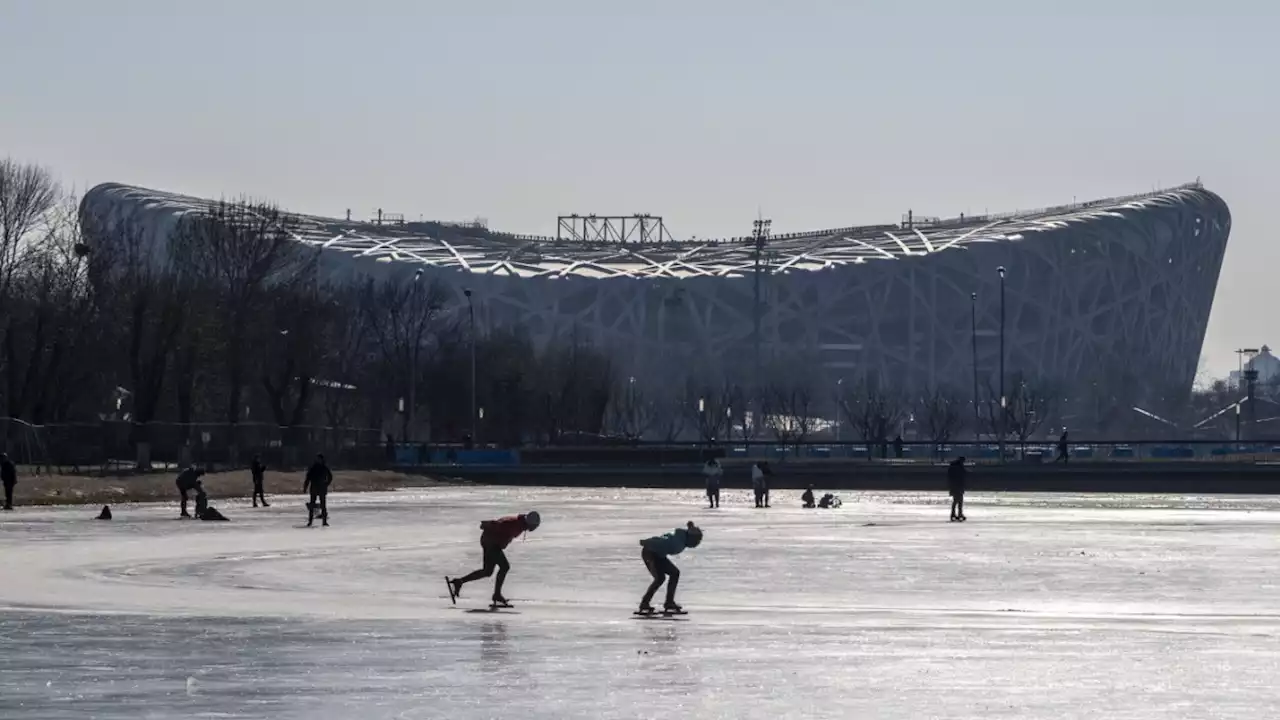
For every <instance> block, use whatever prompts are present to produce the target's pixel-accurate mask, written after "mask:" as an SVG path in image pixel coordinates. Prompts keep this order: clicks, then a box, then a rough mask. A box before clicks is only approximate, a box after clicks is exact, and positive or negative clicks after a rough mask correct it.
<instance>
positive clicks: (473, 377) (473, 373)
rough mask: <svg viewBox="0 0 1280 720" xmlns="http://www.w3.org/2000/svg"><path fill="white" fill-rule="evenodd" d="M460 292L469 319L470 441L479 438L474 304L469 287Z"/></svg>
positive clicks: (474, 441) (473, 441) (475, 440)
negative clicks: (465, 300) (477, 432)
mask: <svg viewBox="0 0 1280 720" xmlns="http://www.w3.org/2000/svg"><path fill="white" fill-rule="evenodd" d="M462 294H463V295H466V296H467V314H468V316H470V319H471V443H472V444H473V445H474V444H475V443H476V442H477V441H478V440H479V438H478V437H477V435H476V418H477V415H476V306H475V304H474V303H473V302H472V301H471V288H463V290H462Z"/></svg>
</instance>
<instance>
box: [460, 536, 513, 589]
mask: <svg viewBox="0 0 1280 720" xmlns="http://www.w3.org/2000/svg"><path fill="white" fill-rule="evenodd" d="M480 547H481V548H483V549H484V567H482V568H480V569H479V570H476V571H474V572H472V573H471V574H470V575H467V576H466V577H462V578H458V585H466V584H467V583H469V582H471V581H472V580H479V579H480V578H487V577H489V576H490V575H492V574H493V570H494V568H497V569H498V578H497V579H496V580H494V581H493V599H494V600H497V599H499V598H501V597H502V581H504V580H506V579H507V571H509V570H510V569H511V563H509V562H507V554H506V553H504V552H502V548H496V547H489V546H485V545H481V546H480Z"/></svg>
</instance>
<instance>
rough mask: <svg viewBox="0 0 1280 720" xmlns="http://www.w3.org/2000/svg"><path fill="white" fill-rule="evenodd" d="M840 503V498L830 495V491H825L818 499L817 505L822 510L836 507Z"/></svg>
mask: <svg viewBox="0 0 1280 720" xmlns="http://www.w3.org/2000/svg"><path fill="white" fill-rule="evenodd" d="M841 504H842V503H841V502H840V498H838V497H836V496H835V495H832V494H831V493H827V494H826V495H823V496H822V499H821V500H819V501H818V507H819V508H821V509H823V510H827V509H830V508H838V507H840V505H841Z"/></svg>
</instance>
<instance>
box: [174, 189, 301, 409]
mask: <svg viewBox="0 0 1280 720" xmlns="http://www.w3.org/2000/svg"><path fill="white" fill-rule="evenodd" d="M295 223H296V220H295V219H294V217H293V216H291V215H288V214H286V213H283V212H281V211H280V210H279V208H276V207H274V206H272V205H268V204H265V203H253V202H250V201H247V200H241V201H239V202H220V203H217V204H216V205H214V206H213V207H211V208H209V209H208V210H207V211H205V212H202V213H193V214H190V215H187V216H186V217H184V218H183V220H182V221H181V222H180V223H179V224H178V226H177V228H176V229H175V231H174V234H173V237H172V238H171V240H170V243H171V246H172V248H173V252H174V256H175V258H176V259H177V260H178V262H179V264H180V269H181V273H180V274H181V276H182V277H183V278H184V280H185V281H186V282H188V283H189V284H191V285H194V286H197V287H200V288H201V289H202V290H204V291H206V292H208V293H210V294H213V295H214V296H216V298H217V300H218V302H217V305H216V306H215V308H214V313H213V318H212V320H213V322H214V323H215V324H216V326H217V330H218V334H219V336H220V341H221V348H222V353H221V354H222V363H221V365H222V367H223V371H224V374H225V391H226V398H225V401H226V415H225V419H226V422H228V423H230V424H232V425H235V424H236V423H238V422H239V421H240V419H241V416H242V412H243V408H244V389H245V387H246V385H247V384H248V380H249V377H250V372H251V370H252V363H253V362H254V361H255V360H256V359H257V357H258V355H257V354H256V353H253V352H251V350H252V348H253V346H254V345H255V344H257V343H260V342H261V341H262V339H263V336H264V335H265V334H267V333H271V332H274V331H275V330H276V329H274V328H269V327H266V326H265V325H264V324H263V323H262V322H261V320H262V319H263V313H262V308H263V307H265V304H266V302H267V299H268V297H269V296H270V295H269V294H270V293H271V292H273V291H284V292H288V291H296V290H297V289H298V288H299V286H300V285H302V284H304V283H307V282H312V281H313V274H314V268H315V263H316V260H317V256H316V251H314V250H310V249H308V248H306V247H305V246H304V245H302V244H301V243H300V242H298V240H297V237H296V234H295V233H294V228H293V226H294V224H295Z"/></svg>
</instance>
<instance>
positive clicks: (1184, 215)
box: [81, 183, 1280, 407]
mask: <svg viewBox="0 0 1280 720" xmlns="http://www.w3.org/2000/svg"><path fill="white" fill-rule="evenodd" d="M213 202H214V201H210V200H206V199H201V198H196V197H190V196H185V195H179V194H175V193H169V192H162V191H156V190H148V189H144V188H139V187H131V186H128V185H120V184H115V183H109V184H104V185H99V186H97V187H95V188H93V189H92V190H90V191H89V192H88V193H87V194H86V195H85V198H84V202H83V204H82V206H81V213H82V215H84V216H85V217H87V218H92V219H93V220H95V221H96V222H94V223H92V226H93V227H95V228H101V229H102V232H101V233H100V234H101V237H91V238H88V239H87V242H88V243H90V244H93V243H102V242H111V241H112V238H113V237H115V234H113V233H112V232H111V231H110V228H111V227H112V223H113V222H123V221H126V220H128V221H133V222H136V223H138V227H139V228H140V229H141V230H142V231H143V232H146V233H147V234H148V237H149V238H150V239H151V241H153V242H154V243H155V247H156V249H157V252H156V253H155V254H154V257H156V259H157V262H162V261H163V260H164V258H165V255H166V253H165V251H164V250H165V248H166V243H167V242H168V237H169V234H170V232H171V230H172V228H174V227H175V225H176V223H177V221H178V219H179V218H180V217H181V216H183V215H184V214H186V213H199V212H205V211H207V210H208V209H209V208H210V207H211V206H212V203H213ZM290 218H291V223H290V232H292V233H293V234H294V236H295V237H296V239H297V241H298V242H299V243H301V244H303V245H307V246H310V247H313V248H315V249H316V250H317V252H318V253H319V255H320V265H321V267H322V268H323V271H324V272H325V273H326V274H327V275H328V276H329V279H330V280H338V279H340V278H360V277H381V278H402V279H406V280H408V279H411V278H413V277H415V276H416V274H421V273H425V276H426V277H429V278H431V279H433V280H435V281H437V282H439V283H440V284H441V285H442V286H443V287H445V288H446V289H447V291H448V292H449V293H451V295H452V299H451V302H452V303H453V304H455V305H457V306H460V307H466V306H467V304H468V302H467V298H465V297H464V291H466V290H470V291H471V292H472V293H474V296H473V299H474V303H475V313H476V318H477V322H478V323H480V324H481V327H486V328H493V327H517V328H522V329H524V330H526V331H527V332H528V333H529V334H530V335H531V336H532V337H533V338H534V339H535V340H536V341H539V342H545V341H548V340H551V339H553V338H562V339H563V338H568V337H573V338H576V339H580V340H585V341H589V342H591V343H593V344H595V345H596V346H598V347H600V348H602V349H604V350H606V351H607V352H610V353H611V354H612V355H613V356H614V357H615V358H616V360H617V364H616V369H617V371H618V372H619V373H620V374H621V375H622V376H624V377H626V376H633V377H639V378H643V379H644V380H646V381H649V382H653V383H679V382H682V379H683V378H685V377H688V376H690V375H701V376H704V377H707V378H708V379H712V378H715V377H716V376H720V377H723V378H724V379H726V380H728V381H732V382H739V383H750V382H751V381H752V375H753V369H754V368H755V366H757V364H758V366H759V367H760V368H765V367H768V368H770V369H771V370H770V371H771V372H779V368H781V369H782V370H781V372H784V373H785V374H786V375H788V376H791V377H799V376H803V377H806V378H810V379H811V380H812V382H813V384H814V387H815V388H822V387H826V388H831V389H832V390H828V391H825V392H823V391H819V395H820V396H822V397H825V396H827V395H829V393H830V392H832V391H833V390H834V388H835V387H836V384H837V382H840V381H846V382H850V383H851V382H854V381H856V380H857V379H858V378H859V377H860V376H867V375H874V376H878V377H879V378H881V379H882V380H883V381H885V382H888V383H891V384H892V385H893V386H895V387H896V388H899V389H901V390H903V391H906V392H915V391H923V390H925V389H927V388H934V387H938V386H940V385H947V386H950V387H953V388H956V389H960V390H963V391H964V392H965V395H966V397H967V395H968V393H969V392H971V390H970V388H972V387H973V385H974V384H975V377H974V375H975V372H974V364H975V363H974V355H975V346H976V355H977V363H976V364H977V373H976V374H977V375H978V376H979V377H978V378H977V380H978V381H979V382H980V383H981V384H982V385H984V386H986V385H990V386H992V387H994V386H996V385H998V378H999V374H998V368H999V367H1000V364H1001V363H1000V359H1001V356H1000V349H1001V347H1002V345H1003V347H1004V360H1005V362H1004V366H1005V368H1006V377H1013V376H1015V375H1016V374H1018V373H1024V374H1025V375H1027V376H1029V377H1036V378H1044V379H1047V380H1049V381H1051V382H1053V383H1054V388H1055V389H1059V390H1061V392H1062V394H1063V397H1064V398H1065V397H1073V398H1076V397H1084V396H1089V395H1090V394H1091V393H1092V394H1093V395H1096V396H1099V397H1100V398H1104V399H1105V401H1106V403H1108V404H1117V403H1118V404H1122V405H1128V404H1130V403H1132V404H1136V405H1142V406H1147V405H1148V403H1149V402H1154V403H1158V402H1159V401H1160V400H1161V399H1162V398H1166V397H1167V398H1174V397H1179V396H1181V395H1182V394H1185V392H1187V391H1188V390H1189V389H1190V388H1191V384H1192V381H1193V380H1194V377H1195V373H1196V366H1197V363H1198V361H1199V358H1200V352H1201V346H1202V344H1203V341H1204V335H1205V328H1206V325H1207V324H1208V320H1209V309H1210V308H1211V307H1212V305H1213V297H1214V293H1215V291H1216V289H1217V285H1218V274H1219V270H1220V269H1221V266H1222V260H1223V256H1224V254H1225V252H1226V247H1227V237H1228V235H1229V234H1230V230H1231V213H1230V210H1229V209H1228V207H1227V204H1226V203H1225V202H1224V201H1223V199H1222V198H1221V197H1219V196H1218V195H1216V194H1214V193H1212V192H1210V191H1209V190H1206V189H1205V188H1204V187H1202V186H1201V185H1200V184H1199V183H1193V184H1189V185H1183V186H1180V187H1176V188H1173V189H1170V190H1162V191H1157V192H1151V193H1144V194H1141V195H1132V196H1128V197H1119V198H1109V199H1104V200H1096V201H1090V202H1085V203H1073V204H1070V205H1062V206H1058V207H1051V208H1042V209H1038V210H1029V211H1022V212H1015V213H1008V214H1001V215H982V216H960V217H957V218H949V219H938V218H923V217H916V218H914V219H913V218H907V219H906V220H905V221H904V222H903V223H901V224H887V225H886V224H881V225H862V226H854V227H842V228H831V229H825V230H813V231H807V232H798V233H790V234H786V235H774V236H772V237H769V238H768V240H767V242H766V243H764V246H763V252H758V251H757V249H756V245H755V243H754V242H753V241H752V239H751V238H746V237H735V238H726V239H723V240H703V239H699V240H697V241H692V240H684V241H680V240H672V239H670V238H665V239H660V240H659V241H658V242H652V243H646V242H622V241H601V242H582V241H570V240H565V239H558V238H553V237H533V236H527V235H513V234H510V233H502V232H497V231H494V230H491V229H489V228H487V227H483V226H480V225H479V224H474V226H466V227H464V226H460V225H458V224H450V223H438V222H434V223H433V222H416V223H415V222H402V221H401V220H400V219H397V221H396V222H395V223H393V224H386V222H385V221H386V217H385V216H383V217H380V219H379V220H380V222H377V223H368V222H358V221H351V220H343V219H335V218H327V217H316V216H300V215H298V216H290ZM998 267H1004V268H1005V269H1006V275H1005V277H1004V278H1003V281H1002V279H1001V277H1000V275H998V274H997V268H998ZM971 297H972V299H971ZM1002 298H1003V302H1002ZM1002 324H1003V326H1004V328H1005V333H1004V341H1003V343H1002V342H1001V338H1000V332H999V331H1000V328H1001V326H1002ZM975 325H976V332H975V331H974V327H973V326H975ZM757 353H758V357H757ZM757 361H758V362H757ZM1254 362H1255V363H1257V364H1258V368H1259V372H1260V373H1261V372H1263V365H1266V372H1267V373H1268V374H1267V375H1266V376H1265V377H1268V378H1270V377H1273V376H1274V374H1275V373H1276V369H1275V368H1276V365H1277V364H1280V362H1278V361H1277V360H1276V359H1275V358H1274V357H1272V356H1271V355H1270V354H1269V353H1266V355H1265V359H1263V357H1262V356H1260V357H1259V358H1258V359H1256V360H1255V361H1254ZM755 372H757V373H758V372H761V370H755ZM764 381H767V379H764ZM1118 398H1122V399H1118ZM1099 402H1101V400H1100V401H1099ZM1156 407H1159V406H1158V405H1156Z"/></svg>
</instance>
